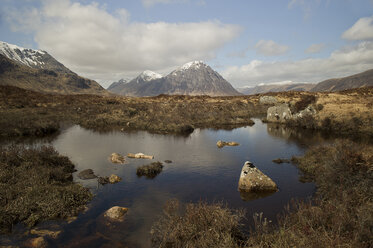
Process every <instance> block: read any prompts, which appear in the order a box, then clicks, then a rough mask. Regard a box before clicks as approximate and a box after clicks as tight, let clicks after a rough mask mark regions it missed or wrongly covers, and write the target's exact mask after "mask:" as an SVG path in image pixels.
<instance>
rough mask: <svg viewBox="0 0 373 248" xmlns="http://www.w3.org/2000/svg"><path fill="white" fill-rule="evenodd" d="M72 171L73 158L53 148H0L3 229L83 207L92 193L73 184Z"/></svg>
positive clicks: (0, 220)
mask: <svg viewBox="0 0 373 248" xmlns="http://www.w3.org/2000/svg"><path fill="white" fill-rule="evenodd" d="M73 172H74V165H73V164H72V163H71V161H70V160H69V159H68V158H67V157H64V156H61V155H59V154H58V153H57V152H56V151H55V150H54V149H53V148H52V147H41V148H38V149H26V148H25V147H20V146H12V147H8V148H0V232H9V231H11V230H12V227H13V225H14V224H16V223H19V222H22V223H24V224H25V225H27V226H29V227H32V226H34V225H35V224H37V223H38V222H40V221H43V220H49V219H64V218H67V217H70V216H74V215H76V214H77V213H78V212H79V211H81V210H83V209H84V207H85V204H86V203H87V202H88V201H89V200H90V199H91V193H90V192H89V191H88V189H85V188H83V187H82V186H80V185H78V184H74V183H73V178H72V173H73Z"/></svg>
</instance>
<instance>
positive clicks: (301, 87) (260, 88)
mask: <svg viewBox="0 0 373 248" xmlns="http://www.w3.org/2000/svg"><path fill="white" fill-rule="evenodd" d="M315 85H316V84H306V83H286V84H264V85H257V86H254V87H244V88H238V89H237V90H238V92H241V93H242V94H244V95H254V94H260V93H267V92H282V91H310V90H311V89H312V88H313V87H315Z"/></svg>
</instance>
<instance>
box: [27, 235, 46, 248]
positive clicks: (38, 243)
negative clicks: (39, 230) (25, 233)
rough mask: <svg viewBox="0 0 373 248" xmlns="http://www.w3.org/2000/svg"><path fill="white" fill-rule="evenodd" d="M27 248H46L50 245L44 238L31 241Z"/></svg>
mask: <svg viewBox="0 0 373 248" xmlns="http://www.w3.org/2000/svg"><path fill="white" fill-rule="evenodd" d="M26 246H28V247H33V248H45V247H47V246H48V243H47V241H45V239H44V237H37V238H33V239H30V240H29V242H28V244H27V245H26Z"/></svg>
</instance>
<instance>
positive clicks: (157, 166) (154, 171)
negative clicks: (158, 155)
mask: <svg viewBox="0 0 373 248" xmlns="http://www.w3.org/2000/svg"><path fill="white" fill-rule="evenodd" d="M162 169H163V164H162V163H161V162H153V163H151V164H148V165H142V166H140V167H138V168H137V170H136V175H137V176H138V177H142V176H145V177H146V178H155V177H156V176H157V175H158V174H159V173H161V172H162Z"/></svg>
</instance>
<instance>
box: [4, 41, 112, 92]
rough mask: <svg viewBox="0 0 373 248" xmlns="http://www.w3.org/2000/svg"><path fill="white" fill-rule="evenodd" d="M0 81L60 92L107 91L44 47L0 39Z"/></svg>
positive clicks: (6, 83)
mask: <svg viewBox="0 0 373 248" xmlns="http://www.w3.org/2000/svg"><path fill="white" fill-rule="evenodd" d="M0 85H12V86H16V87H19V88H24V89H29V90H34V91H39V92H48V93H60V94H108V93H107V91H106V90H105V89H104V88H102V86H101V85H99V84H98V83H97V82H95V81H93V80H90V79H87V78H83V77H80V76H78V75H77V74H76V73H74V72H72V71H71V70H69V69H68V68H66V67H65V66H64V65H63V64H61V63H60V62H58V61H57V60H56V59H54V58H53V57H52V56H51V55H49V54H48V53H47V52H45V51H41V50H33V49H28V48H22V47H19V46H16V45H12V44H8V43H6V42H2V41H0Z"/></svg>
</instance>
